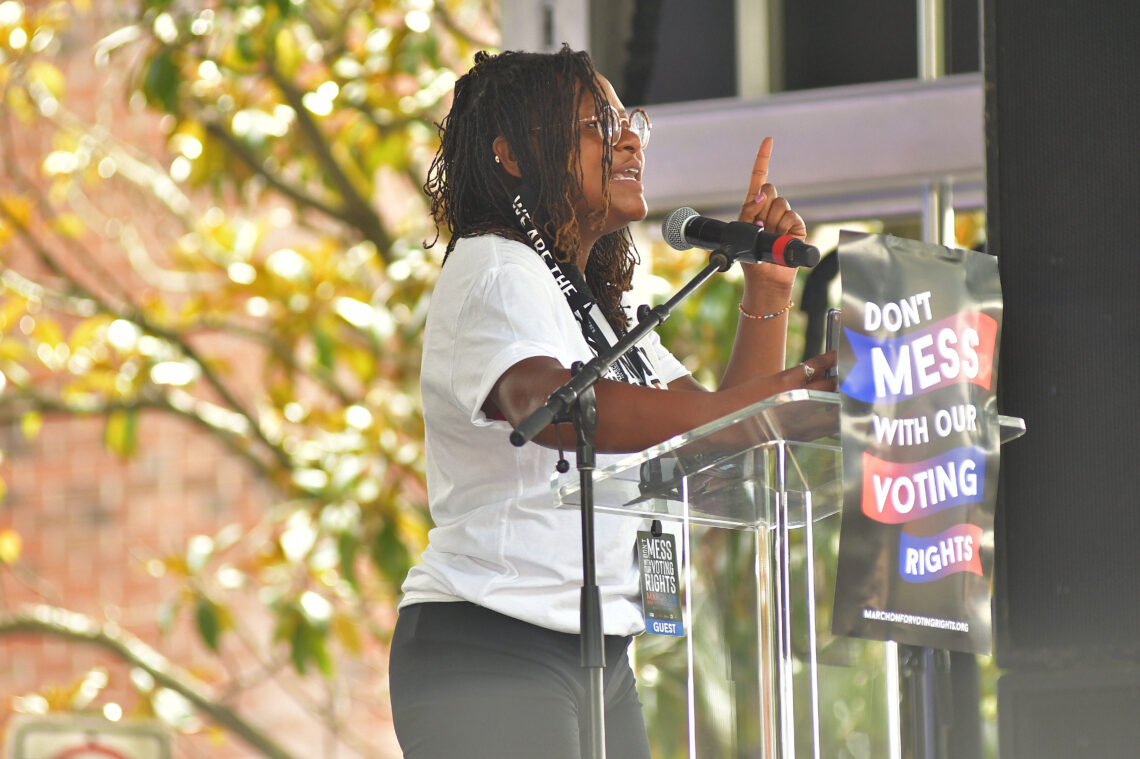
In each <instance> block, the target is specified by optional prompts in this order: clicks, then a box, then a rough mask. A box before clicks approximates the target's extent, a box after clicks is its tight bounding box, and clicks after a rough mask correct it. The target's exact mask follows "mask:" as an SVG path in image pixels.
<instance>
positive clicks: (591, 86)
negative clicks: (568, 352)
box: [424, 46, 637, 334]
mask: <svg viewBox="0 0 1140 759" xmlns="http://www.w3.org/2000/svg"><path fill="white" fill-rule="evenodd" d="M579 98H592V99H593V101H594V105H595V107H596V108H598V109H599V110H600V109H601V108H602V107H604V106H605V105H606V104H607V101H606V98H605V95H604V93H603V92H602V91H601V88H600V87H599V86H598V83H597V72H596V71H595V69H594V65H593V63H592V62H591V61H590V57H589V55H588V54H586V53H585V52H575V51H572V50H570V49H569V48H568V47H566V46H563V48H562V50H561V51H559V52H557V53H552V54H540V53H521V52H509V51H508V52H504V53H500V54H498V55H493V56H491V55H487V53H483V52H481V53H478V54H476V56H475V66H474V67H473V68H472V69H471V70H470V71H469V72H467V74H465V75H464V76H462V77H460V79H459V81H458V82H456V83H455V99H454V102H453V103H452V106H451V112H450V113H448V115H447V117H446V118H444V120H443V122H442V123H441V124H440V125H439V135H440V147H439V151H438V152H437V153H436V155H435V159H434V160H433V161H432V164H431V168H430V169H429V171H428V176H427V181H426V182H425V183H424V192H425V193H427V195H428V197H429V198H430V199H431V212H432V216H433V217H434V218H435V223H436V234H437V235H438V233H439V229H440V227H441V226H446V227H447V230H448V232H449V233H450V235H451V238H450V240H449V241H448V244H447V254H450V253H451V251H452V250H453V249H454V248H455V243H456V241H457V240H458V239H459V238H462V237H471V236H474V235H480V234H497V235H500V236H503V237H508V238H511V239H515V240H520V241H523V240H524V238H523V236H522V232H521V231H520V230H519V228H518V224H517V222H516V220H515V217H514V213H513V212H512V210H511V199H512V198H513V197H514V185H515V184H516V183H517V180H514V178H513V177H511V176H510V175H508V174H507V172H505V171H502V170H496V169H495V168H494V164H493V161H494V153H493V152H492V149H491V146H492V144H493V142H494V140H495V138H497V137H499V136H502V137H503V138H504V139H505V140H506V141H507V144H508V145H510V147H511V151H512V152H513V154H514V156H515V158H516V160H517V161H518V164H519V169H520V171H521V172H522V175H523V176H524V177H526V181H527V183H528V184H529V185H530V186H531V187H533V188H534V190H535V192H536V193H537V196H538V199H537V207H536V208H532V209H529V210H530V212H531V214H532V215H533V216H534V220H535V223H536V224H537V225H538V226H539V227H540V228H541V229H542V231H543V233H544V234H545V235H546V236H547V239H550V240H552V241H553V247H554V256H555V258H557V260H558V261H559V262H560V263H571V262H573V261H574V257H575V253H576V251H577V250H578V249H579V247H580V237H579V230H578V221H577V219H576V218H575V216H574V206H575V201H576V200H577V199H578V198H580V197H581V196H582V175H581V169H580V167H579V165H578V161H577V149H578V140H579V137H580V133H581V125H580V124H579V121H578V102H579ZM536 127H538V129H536ZM536 136H537V139H536ZM612 161H613V150H612V148H611V147H610V146H609V145H608V144H607V145H606V146H605V150H604V153H603V166H602V176H603V182H607V183H608V180H609V178H610V173H611V167H612ZM607 197H608V196H607ZM596 213H598V214H599V218H598V219H597V221H601V219H602V218H604V216H605V213H606V209H604V208H603V209H601V210H600V211H598V212H596ZM437 239H438V238H437ZM445 260H446V257H445ZM636 263H637V254H636V252H635V250H634V249H633V245H632V243H631V241H630V239H629V237H628V235H627V234H626V233H625V232H624V230H623V231H619V232H614V233H611V234H608V235H605V236H603V237H602V238H601V239H599V240H598V241H597V243H595V244H594V247H593V249H592V250H591V251H590V258H589V261H588V263H587V264H586V283H587V284H588V285H589V286H590V289H591V290H593V292H594V296H595V298H596V299H597V301H598V305H599V307H600V308H601V309H602V313H603V314H605V316H606V319H607V320H608V321H609V322H610V324H611V325H612V326H613V327H614V329H615V331H617V332H618V334H621V333H623V332H624V331H625V330H626V328H627V327H628V323H629V322H628V317H627V316H626V314H625V311H624V310H623V309H622V307H621V296H622V293H623V292H625V291H627V290H629V289H630V279H631V278H632V276H633V267H634V265H635V264H636Z"/></svg>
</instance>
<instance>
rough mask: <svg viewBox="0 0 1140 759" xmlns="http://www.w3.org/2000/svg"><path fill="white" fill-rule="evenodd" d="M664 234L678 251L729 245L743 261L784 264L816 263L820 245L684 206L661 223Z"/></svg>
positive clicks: (731, 250)
mask: <svg viewBox="0 0 1140 759" xmlns="http://www.w3.org/2000/svg"><path fill="white" fill-rule="evenodd" d="M661 234H662V235H664V237H665V242H667V243H669V247H671V248H673V249H674V250H688V249H689V248H704V249H705V250H717V249H719V248H727V249H728V251H729V252H731V253H734V254H738V255H737V257H738V258H739V260H741V261H746V262H748V263H758V262H760V261H766V262H768V263H771V264H779V265H780V266H791V267H795V266H815V265H816V264H817V263H819V248H817V247H815V246H814V245H808V244H807V243H805V242H803V241H802V240H798V239H796V238H795V237H792V236H791V235H774V234H772V233H771V232H765V231H764V230H762V229H760V228H759V227H757V226H755V225H754V224H749V223H747V222H744V221H718V220H716V219H710V218H708V217H707V216H699V215H698V214H697V212H696V211H694V210H693V209H691V208H689V207H688V206H684V207H682V208H678V209H676V210H674V211H671V212H670V213H669V215H668V216H666V217H665V221H663V222H661Z"/></svg>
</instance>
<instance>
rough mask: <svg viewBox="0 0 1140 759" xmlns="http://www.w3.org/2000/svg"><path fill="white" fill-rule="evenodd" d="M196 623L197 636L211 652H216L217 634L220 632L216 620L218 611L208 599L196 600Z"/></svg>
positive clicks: (218, 622)
mask: <svg viewBox="0 0 1140 759" xmlns="http://www.w3.org/2000/svg"><path fill="white" fill-rule="evenodd" d="M194 616H195V618H196V619H197V621H198V634H199V635H201V636H202V641H203V642H204V643H205V644H206V647H207V648H209V649H210V650H211V651H214V652H217V650H218V634H219V633H220V632H221V627H222V626H221V623H220V621H219V619H218V609H217V607H216V606H214V604H213V602H212V601H210V600H209V599H208V598H199V599H198V608H197V609H195V611H194Z"/></svg>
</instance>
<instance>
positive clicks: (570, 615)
mask: <svg viewBox="0 0 1140 759" xmlns="http://www.w3.org/2000/svg"><path fill="white" fill-rule="evenodd" d="M642 345H643V346H644V347H645V348H646V349H647V350H648V352H649V353H650V354H652V355H653V356H655V357H656V360H657V364H658V367H659V376H660V377H661V379H662V380H663V381H665V382H666V383H668V382H671V381H673V380H675V379H677V378H679V377H681V376H684V375H686V374H688V372H687V370H686V369H685V367H684V366H683V365H682V364H681V363H680V362H679V361H678V360H677V359H676V358H675V357H674V356H673V355H672V354H671V353H669V352H668V351H666V350H665V349H664V348H663V347H662V346H661V342H660V340H659V338H658V337H657V335H656V334H655V333H651V334H650V335H649V336H647V337H646V338H645V339H644V340H643V342H642ZM533 356H549V357H553V358H555V359H556V360H558V361H559V362H560V363H561V364H562V365H563V366H566V367H569V366H570V365H571V363H573V362H574V361H589V360H590V359H591V358H593V354H592V353H591V351H590V349H589V347H588V346H587V345H586V341H585V340H584V339H583V337H582V332H581V329H580V328H579V326H578V322H577V321H576V320H575V318H574V315H573V313H572V312H571V311H570V307H569V305H568V304H567V303H566V299H565V297H564V296H563V295H562V293H561V291H560V290H559V289H558V288H557V286H556V285H555V281H554V278H553V277H552V276H551V274H550V270H549V269H547V267H546V264H545V263H543V261H542V260H541V259H540V258H539V256H538V254H537V253H536V252H535V251H534V250H532V249H531V248H530V247H528V246H527V245H525V244H522V243H519V242H514V241H511V240H507V239H504V238H501V237H495V236H490V235H488V236H482V237H473V238H466V239H463V240H460V241H458V242H457V243H456V246H455V250H454V251H453V252H452V253H451V255H450V256H449V257H448V260H447V263H446V264H445V265H444V267H443V269H442V271H441V273H440V277H439V281H438V282H437V284H436V286H435V290H434V293H433V295H432V304H431V310H430V312H429V314H428V319H427V326H426V328H425V331H424V349H423V362H422V366H421V374H420V387H421V390H422V392H423V404H424V418H425V421H426V442H427V484H428V500H429V503H430V507H431V515H432V518H433V520H434V522H435V525H436V526H435V527H434V528H433V529H432V530H431V532H430V533H429V534H428V546H427V548H426V549H425V551H424V553H423V557H422V559H421V563H420V564H419V565H417V566H415V567H413V568H412V570H411V572H409V573H408V577H407V579H406V580H405V581H404V585H403V591H404V598H403V600H402V601H401V602H400V606H406V605H408V604H413V603H422V602H427V601H471V602H473V603H476V604H479V605H481V606H484V607H487V608H489V609H493V610H494V611H497V612H500V613H502V614H506V615H509V616H512V617H515V618H517V619H522V620H524V621H526V622H530V623H532V624H536V625H540V626H542V627H546V628H549V629H553V630H559V631H563V632H578V627H579V611H578V604H579V595H580V590H581V585H582V548H581V544H582V541H581V516H580V514H579V512H578V510H577V509H573V508H555V505H554V496H553V493H552V490H551V483H550V481H551V476H552V475H553V474H554V465H555V463H556V461H557V459H558V455H557V452H556V451H553V450H550V449H548V448H544V447H542V446H539V445H537V444H535V443H528V444H527V445H525V446H522V447H521V448H516V447H515V446H513V445H511V443H510V441H509V440H508V435H509V434H510V432H511V427H510V425H509V424H508V423H507V422H504V421H496V420H492V419H489V418H488V417H487V416H486V415H484V413H483V411H482V406H483V402H484V400H485V399H486V398H487V395H488V394H489V393H490V391H491V388H492V386H493V385H494V384H495V382H496V381H497V380H498V379H499V377H501V376H502V374H503V373H504V372H505V371H506V370H507V369H508V368H510V367H511V366H513V365H514V364H516V363H518V362H519V361H521V360H523V359H525V358H530V357H533ZM568 438H569V439H567V440H566V445H567V449H568V450H567V455H568V458H569V459H570V460H571V463H573V458H574V454H573V449H574V441H573V439H572V436H568ZM618 458H619V457H615V456H599V457H598V466H599V467H604V466H606V465H608V464H609V463H612V462H613V461H615V460H617V459H618ZM595 525H596V527H595V543H596V557H597V558H596V561H597V578H598V586H599V588H600V592H601V596H602V617H603V623H604V629H605V632H606V634H608V635H629V634H633V633H638V632H641V631H642V629H644V622H643V620H642V616H641V604H640V601H639V589H638V569H637V564H636V561H635V556H634V544H635V542H636V532H637V530H638V529H639V527H641V526H642V525H643V522H642V520H640V519H635V518H629V517H619V516H614V515H606V514H597V515H596V522H595Z"/></svg>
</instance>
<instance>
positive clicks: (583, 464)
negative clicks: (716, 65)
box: [511, 248, 750, 759]
mask: <svg viewBox="0 0 1140 759" xmlns="http://www.w3.org/2000/svg"><path fill="white" fill-rule="evenodd" d="M749 249H750V248H749ZM746 252H748V249H741V250H728V249H725V248H718V249H716V250H713V251H712V252H711V253H709V263H708V265H707V266H706V267H705V268H704V269H702V270H701V271H700V272H698V273H697V275H696V276H695V277H693V278H692V279H691V280H690V281H689V283H688V284H686V285H685V286H684V287H682V288H681V289H680V290H678V291H677V293H676V295H674V296H673V297H672V298H670V299H669V300H667V301H665V302H664V303H662V304H661V305H660V306H657V307H656V308H648V307H645V306H643V307H642V308H640V309H638V313H637V324H636V325H634V327H633V329H632V330H630V331H629V332H627V333H626V334H625V335H624V336H623V337H622V338H621V339H620V340H618V341H617V343H615V344H614V345H613V346H612V347H611V348H610V349H609V350H608V351H605V352H604V353H601V354H599V355H597V356H595V357H594V358H593V359H591V360H590V361H589V363H586V364H582V363H581V362H576V363H575V364H574V366H573V367H572V368H571V371H572V372H573V374H572V376H571V378H570V381H569V382H567V383H566V384H565V385H563V386H562V387H560V388H558V389H557V390H555V391H554V392H553V393H551V394H550V397H549V398H548V399H547V401H546V403H545V404H544V405H543V406H542V407H541V408H539V409H537V410H536V411H534V412H533V413H532V414H531V415H530V416H528V417H527V418H526V419H524V420H523V421H522V423H521V424H520V425H519V426H518V427H516V428H515V430H514V431H513V432H512V433H511V443H512V444H513V445H516V446H522V445H525V444H526V443H527V442H528V441H530V440H533V439H534V436H535V435H537V434H538V433H539V432H541V431H542V430H544V429H546V427H548V426H549V425H551V424H558V423H562V422H570V423H571V424H573V425H574V429H575V432H576V435H577V446H576V449H575V455H576V457H577V460H578V467H577V468H578V476H579V480H580V492H581V501H582V597H581V602H580V606H579V617H580V621H579V625H580V627H579V632H580V639H581V664H582V667H583V668H587V669H589V670H590V673H589V674H590V718H589V720H588V729H589V735H588V736H587V739H588V741H589V746H590V753H589V754H588V755H589V756H590V757H591V759H605V756H606V729H605V695H604V684H603V682H602V674H603V671H604V669H605V666H606V656H605V636H604V634H603V627H602V603H601V596H600V594H599V592H598V585H597V574H596V572H597V569H596V561H595V554H594V469H595V467H596V457H595V453H596V451H595V448H594V442H593V436H594V431H595V429H597V426H598V407H597V403H596V402H595V398H594V389H593V388H594V385H595V384H596V383H597V381H598V380H599V379H601V378H602V377H603V375H604V374H605V372H606V370H607V369H608V368H609V367H610V365H611V364H613V363H614V362H615V361H617V360H618V359H619V358H621V357H622V356H623V355H625V354H626V353H627V352H628V351H629V349H630V348H632V347H633V346H634V345H635V344H637V342H638V341H640V340H641V339H642V338H643V337H645V336H646V335H647V334H649V332H650V331H652V330H653V329H655V328H656V327H657V326H658V325H660V324H661V323H663V322H664V321H665V320H666V319H667V318H669V314H671V313H672V312H673V309H675V308H676V307H677V305H678V304H679V303H681V301H683V300H684V299H685V298H687V297H689V295H691V294H692V293H693V291H694V290H696V289H697V288H698V287H700V286H701V285H702V284H704V282H705V280H707V279H709V278H710V277H711V276H712V275H713V274H715V273H717V272H718V271H728V269H729V268H730V267H731V266H732V264H733V263H734V262H735V261H736V259H737V258H738V257H739V256H741V255H742V254H743V253H746Z"/></svg>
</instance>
